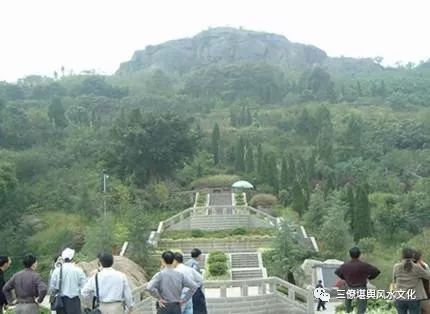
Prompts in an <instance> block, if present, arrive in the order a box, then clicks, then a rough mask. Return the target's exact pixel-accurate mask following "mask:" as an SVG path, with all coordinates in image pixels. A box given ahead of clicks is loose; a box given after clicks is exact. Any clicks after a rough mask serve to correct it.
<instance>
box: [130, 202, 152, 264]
mask: <svg viewBox="0 0 430 314" xmlns="http://www.w3.org/2000/svg"><path fill="white" fill-rule="evenodd" d="M149 221H150V219H149V217H148V215H147V212H146V211H145V210H144V209H143V208H138V207H137V206H133V207H131V208H130V209H129V211H128V222H127V227H128V239H129V243H130V244H131V252H132V253H131V255H132V257H133V259H134V260H135V261H137V262H138V263H139V264H141V265H142V264H146V263H148V258H149V255H150V254H149V247H148V244H147V243H148V242H147V241H148V237H149V233H150V230H151V229H150V226H149V225H148V222H149Z"/></svg>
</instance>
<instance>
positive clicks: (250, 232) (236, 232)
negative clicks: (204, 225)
mask: <svg viewBox="0 0 430 314" xmlns="http://www.w3.org/2000/svg"><path fill="white" fill-rule="evenodd" d="M275 233H276V230H275V229H271V228H256V229H246V228H241V227H239V228H235V229H228V230H216V231H203V230H198V229H195V230H174V231H173V230H172V231H165V232H163V235H162V239H171V240H184V239H192V238H203V239H224V238H230V237H239V236H249V237H261V236H274V235H275Z"/></svg>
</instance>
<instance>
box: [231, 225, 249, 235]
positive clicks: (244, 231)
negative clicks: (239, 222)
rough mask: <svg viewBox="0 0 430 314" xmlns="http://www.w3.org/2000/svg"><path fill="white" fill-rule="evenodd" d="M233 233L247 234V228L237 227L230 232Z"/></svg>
mask: <svg viewBox="0 0 430 314" xmlns="http://www.w3.org/2000/svg"><path fill="white" fill-rule="evenodd" d="M230 234H231V235H245V234H247V230H246V229H245V228H240V227H239V228H236V229H233V230H232V231H231V232H230Z"/></svg>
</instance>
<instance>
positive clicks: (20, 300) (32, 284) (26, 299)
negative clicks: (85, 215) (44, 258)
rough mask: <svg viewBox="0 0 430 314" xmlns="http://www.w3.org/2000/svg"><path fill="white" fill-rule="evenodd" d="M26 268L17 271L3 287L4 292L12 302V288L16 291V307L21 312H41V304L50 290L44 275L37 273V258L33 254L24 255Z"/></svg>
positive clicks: (17, 311)
mask: <svg viewBox="0 0 430 314" xmlns="http://www.w3.org/2000/svg"><path fill="white" fill-rule="evenodd" d="M23 264H24V267H25V269H24V270H22V271H20V272H18V273H16V274H15V275H13V276H12V278H11V279H9V281H8V282H6V284H5V285H4V287H3V293H4V295H5V296H6V300H7V302H8V303H9V304H11V303H12V300H13V298H12V290H14V291H15V296H16V309H15V312H16V313H19V314H39V304H40V303H42V301H43V299H44V298H45V296H46V292H47V291H48V286H47V285H46V284H45V283H44V282H43V281H42V277H40V275H39V274H38V273H36V268H37V260H36V257H35V256H34V255H32V254H27V255H26V256H24V260H23Z"/></svg>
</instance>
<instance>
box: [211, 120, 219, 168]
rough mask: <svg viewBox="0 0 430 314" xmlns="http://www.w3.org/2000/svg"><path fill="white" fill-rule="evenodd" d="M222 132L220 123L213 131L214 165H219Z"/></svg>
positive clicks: (216, 124)
mask: <svg viewBox="0 0 430 314" xmlns="http://www.w3.org/2000/svg"><path fill="white" fill-rule="evenodd" d="M219 141H220V131H219V126H218V123H215V126H214V128H213V131H212V154H213V160H214V164H215V165H217V164H218V163H219V150H220V145H219Z"/></svg>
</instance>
